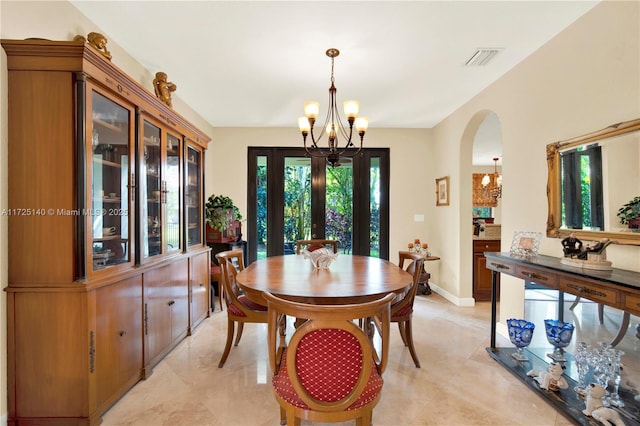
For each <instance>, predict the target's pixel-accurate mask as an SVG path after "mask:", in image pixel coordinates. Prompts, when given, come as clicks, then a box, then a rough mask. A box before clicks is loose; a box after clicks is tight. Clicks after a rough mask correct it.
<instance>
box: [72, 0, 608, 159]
mask: <svg viewBox="0 0 640 426" xmlns="http://www.w3.org/2000/svg"><path fill="white" fill-rule="evenodd" d="M71 3H73V4H74V5H75V6H76V7H77V8H78V9H79V10H80V11H81V12H82V13H83V14H85V15H86V16H87V17H88V18H89V19H90V20H92V21H93V22H95V23H96V25H97V26H98V27H100V29H101V30H102V31H103V32H104V33H105V35H106V36H107V38H108V39H109V40H113V42H115V43H117V44H118V45H120V46H121V47H122V48H124V49H125V50H126V51H127V52H129V53H130V54H131V55H132V56H134V57H135V58H136V59H137V60H139V61H140V62H141V63H142V65H143V66H145V67H146V68H147V69H149V70H150V71H151V72H154V73H155V72H156V71H164V72H166V73H167V75H168V77H169V80H170V81H171V82H173V83H175V84H177V86H178V89H177V91H176V92H175V93H174V96H177V97H179V98H180V99H182V100H183V101H184V102H186V103H187V104H189V105H190V106H191V107H192V108H193V109H194V110H196V111H197V112H198V113H200V114H201V115H202V116H203V117H204V118H205V119H206V120H207V121H208V122H209V123H210V124H211V125H212V126H214V127H236V126H238V127H297V117H298V116H300V115H303V113H302V104H303V102H305V101H308V100H316V101H319V102H320V105H321V106H320V108H321V116H322V115H323V112H322V111H326V105H327V100H328V88H329V85H330V71H331V60H330V59H329V58H328V57H327V56H325V51H326V50H327V49H328V48H330V47H335V48H337V49H339V50H340V52H341V53H340V56H338V57H337V58H336V60H335V85H336V88H337V90H338V92H337V96H338V101H339V102H341V101H344V100H347V99H357V100H359V101H360V113H361V115H366V116H368V117H369V120H370V121H369V122H370V124H369V126H370V128H375V127H379V128H381V127H385V128H430V127H433V126H435V125H436V124H438V123H439V122H440V121H441V120H442V119H443V118H445V117H447V116H448V115H449V114H451V113H452V112H454V111H455V110H456V109H457V108H458V107H460V106H461V105H463V104H464V103H465V102H467V101H468V100H469V99H471V98H472V97H473V96H475V95H476V94H477V93H479V92H480V91H482V90H483V89H484V88H486V87H487V86H488V85H490V84H491V83H492V82H494V81H495V80H497V79H498V78H499V77H500V76H501V75H503V74H504V73H505V72H507V71H508V70H509V69H511V68H512V67H513V66H515V65H516V64H517V63H519V62H520V61H522V60H523V59H524V58H526V57H527V56H528V55H530V54H531V53H533V52H534V51H535V50H536V49H538V48H539V47H540V46H541V45H543V44H544V43H546V42H547V41H548V40H549V39H551V38H552V37H553V36H554V35H556V34H558V33H559V32H560V31H562V30H563V29H564V28H566V27H567V26H568V25H570V24H571V23H572V22H574V21H575V20H576V19H577V18H578V17H580V16H581V15H582V14H584V13H585V12H587V11H588V10H589V9H591V8H592V7H593V6H595V5H596V4H597V1H587V0H580V1H576V0H574V1H373V2H369V1H340V2H338V1H297V2H293V1H253V2H250V1H80V0H72V1H71ZM487 47H492V48H493V47H497V48H501V49H503V50H502V51H501V52H500V53H499V54H498V55H496V56H495V58H494V59H493V60H492V61H491V62H490V63H489V64H488V65H486V66H483V67H465V66H464V63H465V62H466V61H467V60H468V59H469V58H470V57H471V55H472V54H473V53H474V52H475V51H476V49H477V48H487ZM113 61H114V63H116V64H117V58H114V59H113ZM494 121H495V122H497V120H494ZM485 133H488V134H491V132H489V131H487V132H485ZM489 139H491V138H489ZM478 143H485V142H483V141H481V140H479V141H478ZM486 143H491V141H490V140H489V141H488V142H486ZM476 151H478V152H483V151H485V150H483V149H477V150H476ZM494 155H495V154H492V153H488V152H487V153H486V154H485V155H484V157H485V158H484V160H481V161H475V160H474V163H477V164H493V162H492V161H491V156H494Z"/></svg>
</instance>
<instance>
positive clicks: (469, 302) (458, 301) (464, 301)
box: [429, 281, 476, 308]
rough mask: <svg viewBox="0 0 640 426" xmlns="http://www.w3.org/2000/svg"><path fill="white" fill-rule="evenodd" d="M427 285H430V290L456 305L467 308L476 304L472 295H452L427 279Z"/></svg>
mask: <svg viewBox="0 0 640 426" xmlns="http://www.w3.org/2000/svg"><path fill="white" fill-rule="evenodd" d="M429 287H431V291H433V292H436V293H438V294H439V295H440V296H442V297H444V298H445V299H447V300H448V301H449V302H451V303H453V304H454V305H456V306H460V307H465V308H468V307H471V306H475V305H476V301H475V299H474V298H473V297H465V298H460V297H458V296H454V295H453V294H451V293H449V292H448V291H446V290H445V289H443V288H440V287H438V285H437V284H435V283H434V282H433V281H429Z"/></svg>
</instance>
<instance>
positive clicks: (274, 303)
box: [264, 292, 395, 426]
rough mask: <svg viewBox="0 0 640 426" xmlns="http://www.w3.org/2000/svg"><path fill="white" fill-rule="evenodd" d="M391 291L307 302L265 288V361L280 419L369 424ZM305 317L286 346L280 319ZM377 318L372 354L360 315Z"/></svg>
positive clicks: (380, 370) (296, 422) (378, 383)
mask: <svg viewBox="0 0 640 426" xmlns="http://www.w3.org/2000/svg"><path fill="white" fill-rule="evenodd" d="M394 297H395V294H393V293H391V294H388V295H387V296H385V297H384V298H382V299H379V300H375V301H372V302H368V303H361V304H353V305H308V304H304V303H298V302H292V301H288V300H284V299H281V298H279V297H277V296H274V295H272V294H270V293H268V292H265V293H264V298H265V300H266V301H267V306H268V308H269V313H268V317H269V323H268V324H269V325H268V330H269V336H268V343H269V363H270V366H271V370H272V372H273V378H272V385H273V392H274V395H275V397H276V400H277V401H278V404H279V405H280V424H289V425H292V426H293V425H300V419H306V420H310V421H313V422H322V423H334V422H344V421H347V420H351V419H356V425H361V426H369V424H370V423H371V417H372V413H373V408H374V407H375V406H376V405H377V403H378V401H380V396H381V391H382V384H383V380H382V373H383V372H384V370H385V367H386V363H387V354H388V347H387V345H388V340H389V319H390V304H391V300H393V298H394ZM287 316H289V317H294V318H306V320H305V321H304V322H303V323H302V324H301V325H300V326H299V327H297V328H296V329H295V331H294V332H293V335H292V336H291V338H290V340H289V344H288V346H285V343H286V339H285V338H284V337H283V335H282V333H280V331H281V328H280V327H281V319H282V318H286V317H287ZM373 316H377V317H378V318H380V320H381V326H382V328H381V344H380V347H381V350H380V354H378V353H376V351H375V348H374V347H373V344H372V342H371V340H370V338H369V336H368V335H367V333H366V332H365V331H364V330H363V329H362V328H360V327H358V325H357V321H354V320H358V319H361V318H370V317H373Z"/></svg>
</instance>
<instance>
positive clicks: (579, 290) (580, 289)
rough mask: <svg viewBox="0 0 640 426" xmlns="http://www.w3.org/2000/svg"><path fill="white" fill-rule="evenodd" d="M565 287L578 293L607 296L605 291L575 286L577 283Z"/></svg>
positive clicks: (639, 304)
mask: <svg viewBox="0 0 640 426" xmlns="http://www.w3.org/2000/svg"><path fill="white" fill-rule="evenodd" d="M567 287H569V288H572V289H574V290H576V292H577V293H580V294H590V295H593V296H599V297H606V296H607V294H606V293H603V292H601V291H598V290H592V289H590V288H587V287H583V286H577V285H573V284H568V285H567ZM638 306H640V303H638Z"/></svg>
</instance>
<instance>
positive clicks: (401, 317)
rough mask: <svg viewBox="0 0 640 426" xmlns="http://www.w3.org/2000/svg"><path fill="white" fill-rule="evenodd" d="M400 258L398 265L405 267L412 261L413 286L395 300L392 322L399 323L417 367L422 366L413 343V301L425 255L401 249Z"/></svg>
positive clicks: (392, 306)
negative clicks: (407, 262) (405, 264)
mask: <svg viewBox="0 0 640 426" xmlns="http://www.w3.org/2000/svg"><path fill="white" fill-rule="evenodd" d="M399 257H400V260H399V262H398V266H399V267H400V268H404V263H405V261H411V263H409V265H408V266H407V268H406V271H407V272H409V273H410V274H411V276H412V280H411V287H409V289H408V290H407V292H406V293H404V295H402V297H400V298H399V300H395V301H394V302H393V304H392V305H391V322H397V323H398V329H399V330H400V337H402V342H403V343H404V345H405V346H408V347H409V353H411V358H413V363H414V364H415V365H416V368H420V360H419V359H418V354H417V353H416V348H415V347H414V345H413V327H412V318H413V302H414V300H415V298H416V292H417V290H418V283H419V281H420V273H421V272H422V267H423V266H424V256H423V255H422V254H420V253H414V252H411V251H400V253H399Z"/></svg>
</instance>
